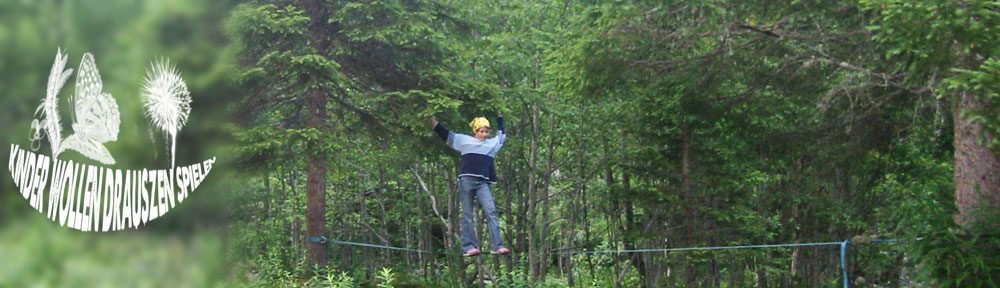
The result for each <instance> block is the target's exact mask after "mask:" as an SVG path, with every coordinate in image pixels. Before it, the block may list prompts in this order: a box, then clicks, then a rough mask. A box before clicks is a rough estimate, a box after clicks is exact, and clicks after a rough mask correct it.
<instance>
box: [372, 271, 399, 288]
mask: <svg viewBox="0 0 1000 288" xmlns="http://www.w3.org/2000/svg"><path fill="white" fill-rule="evenodd" d="M375 278H376V279H378V284H376V285H375V286H376V287H379V288H393V287H396V286H393V282H395V281H396V275H395V274H394V273H393V272H392V268H389V267H382V270H379V271H378V274H377V275H375Z"/></svg>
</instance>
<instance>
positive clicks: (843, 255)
mask: <svg viewBox="0 0 1000 288" xmlns="http://www.w3.org/2000/svg"><path fill="white" fill-rule="evenodd" d="M920 239H921V238H917V240H920ZM306 241H307V242H312V243H318V244H326V243H333V244H339V245H349V246H360V247H368V248H377V249H388V250H398V251H407V252H414V253H426V254H441V255H449V254H448V253H443V252H438V253H434V252H431V251H427V250H418V249H410V248H401V247H393V246H385V245H375V244H367V243H357V242H349V241H340V240H333V239H327V238H326V237H323V236H309V237H306ZM895 242H900V240H897V239H876V240H872V241H871V242H868V243H872V244H877V243H895ZM851 243H852V242H851V240H850V239H848V240H844V241H840V242H813V243H788V244H760V245H737V246H707V247H680V248H665V249H631V250H602V251H576V252H574V251H563V252H545V253H542V254H560V255H566V254H585V255H586V254H622V253H652V252H663V253H667V252H683V251H712V250H736V249H757V248H788V247H815V246H834V245H839V246H840V271H841V273H842V274H843V275H844V288H850V281H849V279H850V278H849V277H848V274H847V247H848V245H850V244H851Z"/></svg>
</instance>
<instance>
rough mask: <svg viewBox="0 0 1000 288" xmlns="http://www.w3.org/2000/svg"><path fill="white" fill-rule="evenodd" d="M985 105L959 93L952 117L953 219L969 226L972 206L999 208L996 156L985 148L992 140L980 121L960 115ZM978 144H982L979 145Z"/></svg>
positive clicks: (999, 172)
mask: <svg viewBox="0 0 1000 288" xmlns="http://www.w3.org/2000/svg"><path fill="white" fill-rule="evenodd" d="M985 107H986V103H984V102H983V101H982V100H981V99H976V97H975V96H974V95H969V94H968V93H962V94H961V96H960V99H959V104H958V109H956V111H955V113H954V120H955V204H956V206H958V215H955V222H956V223H958V224H959V225H963V226H969V225H972V224H973V223H974V222H975V221H976V217H977V215H976V213H977V211H976V209H980V208H981V209H983V210H982V211H984V212H985V211H990V210H992V211H996V209H1000V158H998V157H997V154H996V153H993V151H991V150H990V148H989V147H987V145H988V143H990V142H991V141H992V139H993V137H994V136H993V135H990V133H989V131H987V130H986V129H984V127H983V125H982V124H980V123H975V122H972V121H970V120H969V119H966V118H965V117H962V116H961V113H962V111H969V110H979V111H982V109H983V108H985ZM981 143H982V144H981Z"/></svg>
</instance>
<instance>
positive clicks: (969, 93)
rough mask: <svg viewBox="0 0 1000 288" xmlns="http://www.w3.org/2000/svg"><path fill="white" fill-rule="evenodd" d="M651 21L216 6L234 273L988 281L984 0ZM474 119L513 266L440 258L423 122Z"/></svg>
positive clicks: (635, 280)
mask: <svg viewBox="0 0 1000 288" xmlns="http://www.w3.org/2000/svg"><path fill="white" fill-rule="evenodd" d="M671 2H672V3H663V2H661V1H613V2H610V3H602V2H601V1H505V2H502V3H498V2H493V1H357V2H355V1H259V2H250V3H245V4H241V5H239V6H237V7H236V8H235V11H234V12H233V13H232V16H231V17H230V18H229V20H228V24H227V25H228V26H227V31H228V33H229V35H230V36H231V37H232V39H233V46H232V47H231V48H230V49H232V51H233V54H234V55H235V56H234V57H235V58H236V59H235V61H237V63H238V66H239V67H240V71H239V75H240V76H239V77H238V78H239V79H240V80H239V81H240V85H241V87H244V88H245V89H246V90H247V92H246V95H247V96H246V97H244V98H243V99H244V101H243V102H242V103H241V105H240V106H239V107H238V108H237V111H238V112H239V113H238V114H237V116H236V117H237V121H238V122H239V123H240V125H241V126H240V127H244V128H245V129H243V130H241V131H240V132H238V133H237V135H236V137H237V141H238V147H237V148H236V149H237V150H238V152H239V155H240V159H238V161H237V163H238V165H240V166H241V167H244V168H246V169H247V171H248V173H246V174H247V175H248V176H246V178H245V180H244V181H239V182H238V183H237V184H235V185H233V189H234V191H233V192H234V200H233V202H232V213H233V214H234V215H232V217H233V219H237V220H236V221H235V223H233V225H232V229H233V231H232V236H233V239H232V240H233V241H234V245H232V246H231V249H233V250H235V251H237V252H236V253H235V254H238V256H240V257H242V259H244V260H243V261H240V262H239V263H241V265H240V267H241V268H240V269H243V271H244V272H243V273H244V274H243V275H246V276H245V277H246V279H247V280H249V281H250V282H249V283H261V285H265V286H267V285H272V284H275V283H281V285H292V286H296V285H340V284H345V283H347V284H358V285H363V286H368V285H382V286H390V285H397V286H439V285H448V286H475V285H498V286H502V287H521V286H543V287H548V286H556V287H559V286H574V287H580V286H583V287H589V286H598V287H612V286H613V287H635V286H645V287H746V286H759V287H789V286H794V287H817V286H824V287H830V286H837V285H843V284H851V285H852V286H861V287H870V286H880V287H881V286H890V287H891V286H911V285H912V286H961V287H973V286H983V285H986V286H988V285H996V283H997V281H998V280H1000V260H998V259H997V257H996V256H995V255H997V253H998V252H1000V250H998V249H1000V245H998V242H997V241H998V240H997V235H996V232H995V231H996V230H995V229H996V228H997V225H996V223H997V221H995V219H996V218H994V217H995V216H991V215H990V213H980V212H983V211H985V212H993V211H996V210H995V209H996V208H997V207H1000V162H998V161H1000V158H998V157H997V155H998V154H996V153H997V151H998V150H997V143H998V140H997V138H994V137H993V135H996V133H998V132H1000V129H998V128H1000V126H998V125H1000V117H998V116H997V115H1000V113H998V112H1000V110H998V107H1000V106H997V104H998V103H1000V102H998V101H1000V99H998V94H997V91H998V87H1000V86H998V69H1000V62H997V61H998V60H997V58H996V56H997V55H998V54H997V52H998V50H997V47H996V46H995V42H996V39H998V38H997V36H998V30H997V29H998V22H997V21H998V20H1000V18H998V15H1000V14H998V9H1000V7H998V6H997V4H996V2H992V1H920V2H914V3H909V2H905V1H867V0H862V1H857V2H855V1H838V2H816V1H778V2H774V1H708V2H703V1H671ZM498 114H503V115H505V116H506V118H507V123H508V124H507V126H508V128H507V132H506V135H507V137H508V138H507V141H506V143H507V144H506V146H505V148H504V150H503V151H501V152H500V153H499V155H498V156H497V160H496V161H497V173H498V174H499V178H500V181H499V183H498V184H496V185H495V186H494V188H493V191H494V196H495V199H496V205H497V206H498V210H499V213H500V218H501V219H502V221H501V222H502V225H501V226H502V231H503V239H504V242H505V243H507V245H508V246H509V247H510V248H511V249H512V250H513V251H514V253H513V254H512V256H490V257H478V258H463V257H462V256H461V250H460V249H459V247H458V243H456V242H457V239H458V225H459V219H460V217H459V215H460V214H459V213H460V211H459V204H458V199H457V196H456V189H457V187H456V175H457V174H458V171H457V170H458V167H457V166H458V165H457V164H458V155H457V154H454V153H453V152H454V151H450V150H449V149H448V147H447V146H446V145H444V144H443V143H442V142H441V141H440V139H437V137H435V136H434V135H433V132H432V131H431V126H430V125H428V124H427V123H426V121H425V120H426V119H427V118H429V117H437V118H439V119H441V121H442V123H444V124H445V125H447V126H448V127H454V129H456V131H457V130H460V129H464V128H462V127H465V126H466V125H465V123H468V121H469V119H472V117H478V116H486V117H488V118H491V119H492V118H493V117H495V116H496V115H498ZM462 131H463V132H464V133H467V134H468V133H471V131H464V130H462ZM984 207H985V208H989V209H978V208H984ZM990 209H993V210H990ZM477 213H478V212H477ZM481 216H482V215H481V214H480V217H477V218H478V219H479V220H478V221H479V222H480V223H479V228H478V231H479V234H480V239H486V238H487V237H485V236H486V234H485V231H486V229H485V224H483V223H481V222H482V220H481V219H483V218H484V217H481ZM320 236H322V237H324V238H326V239H330V240H329V241H312V240H314V239H318V238H317V237H320ZM885 239H894V240H898V242H884V241H880V240H885ZM844 240H853V241H852V245H853V246H850V248H849V250H848V251H849V255H848V256H847V260H848V261H847V262H848V263H849V265H848V267H846V269H845V270H846V271H844V272H846V273H847V275H849V276H845V277H847V278H848V281H849V283H842V281H844V280H843V279H844V278H842V271H841V265H842V264H841V263H840V262H841V259H840V257H839V255H838V253H839V251H840V250H839V248H840V247H839V246H829V247H826V246H819V247H778V248H775V249H745V250H744V249H740V250H726V249H720V250H708V251H706V250H697V251H686V252H685V251H681V252H669V253H667V252H657V253H604V254H599V253H587V252H595V251H619V250H639V249H656V248H677V247H719V246H727V245H747V244H777V243H815V242H827V241H837V242H839V241H844ZM353 243H361V244H366V245H369V246H361V245H357V244H353ZM371 245H374V246H371ZM376 246H377V247H376ZM581 252H582V253H581ZM303 279H306V280H304V281H305V282H303ZM268 283H270V284H268ZM303 283H305V284H303Z"/></svg>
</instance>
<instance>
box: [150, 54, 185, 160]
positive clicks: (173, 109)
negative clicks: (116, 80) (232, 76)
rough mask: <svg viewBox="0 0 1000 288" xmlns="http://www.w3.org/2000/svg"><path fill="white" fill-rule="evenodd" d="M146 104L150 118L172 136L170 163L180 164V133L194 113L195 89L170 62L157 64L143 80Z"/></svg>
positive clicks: (161, 61) (155, 124)
mask: <svg viewBox="0 0 1000 288" xmlns="http://www.w3.org/2000/svg"><path fill="white" fill-rule="evenodd" d="M142 95H143V107H144V108H145V111H146V113H145V114H146V118H149V121H150V122H152V123H153V125H154V126H156V127H157V128H159V129H160V130H161V131H163V132H164V133H166V134H167V135H168V136H170V142H171V143H170V144H171V145H170V158H171V159H170V166H171V167H173V166H174V165H175V163H176V158H177V155H176V150H177V132H179V131H180V130H181V126H184V123H186V122H187V118H188V114H190V113H191V92H189V91H188V89H187V85H186V84H184V79H181V74H180V72H178V71H177V68H175V67H174V66H173V65H171V64H170V61H167V60H160V61H157V62H155V63H153V65H152V67H151V69H150V71H149V73H148V74H147V75H146V80H145V81H143V83H142Z"/></svg>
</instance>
